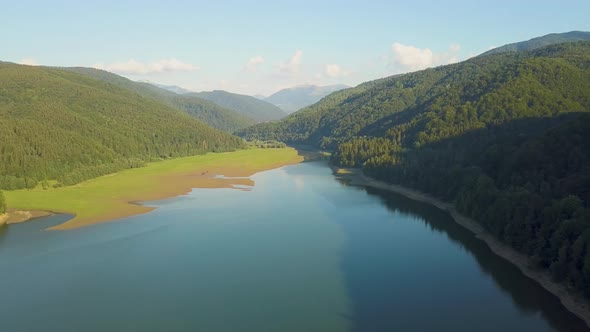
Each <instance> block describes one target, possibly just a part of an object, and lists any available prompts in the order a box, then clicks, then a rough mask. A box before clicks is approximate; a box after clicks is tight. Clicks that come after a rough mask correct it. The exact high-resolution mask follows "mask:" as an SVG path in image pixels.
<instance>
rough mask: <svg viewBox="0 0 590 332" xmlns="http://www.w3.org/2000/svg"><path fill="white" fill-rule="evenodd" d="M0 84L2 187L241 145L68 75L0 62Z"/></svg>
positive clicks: (72, 179) (149, 103)
mask: <svg viewBox="0 0 590 332" xmlns="http://www.w3.org/2000/svg"><path fill="white" fill-rule="evenodd" d="M107 76H108V75H107ZM108 77H111V76H108ZM0 86H1V87H2V88H1V89H0V100H1V102H0V119H1V120H0V137H2V139H1V140H0V188H2V189H17V188H24V187H32V186H35V185H36V184H37V183H38V182H39V181H45V180H57V181H58V183H59V184H61V185H70V184H75V183H78V182H81V181H83V180H86V179H89V178H93V177H97V176H101V175H104V174H108V173H112V172H115V171H117V170H120V169H124V168H130V167H137V166H141V165H142V164H143V163H144V162H147V161H150V160H154V159H159V158H169V157H177V156H187V155H195V154H201V153H205V152H210V151H231V150H234V149H237V148H242V147H244V146H243V142H242V140H240V139H239V138H237V137H235V136H231V135H229V134H227V133H224V132H222V131H220V130H217V129H213V128H211V127H209V126H207V125H205V124H204V123H202V122H200V121H198V120H196V119H194V118H192V117H190V116H189V115H187V114H185V113H183V112H180V111H178V110H176V109H174V108H172V107H170V106H167V105H164V104H162V103H160V102H158V101H156V100H155V99H153V98H149V97H145V96H142V95H141V94H138V93H136V92H133V91H131V90H129V89H125V88H122V87H120V86H118V85H116V84H112V83H107V82H105V81H103V80H97V79H94V78H91V77H89V76H88V75H83V74H80V73H76V72H75V70H64V69H59V68H50V67H33V66H23V65H17V64H10V63H1V64H0ZM155 89H157V88H155Z"/></svg>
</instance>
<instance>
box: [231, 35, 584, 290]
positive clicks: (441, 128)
mask: <svg viewBox="0 0 590 332" xmlns="http://www.w3.org/2000/svg"><path fill="white" fill-rule="evenodd" d="M588 111H590V42H578V43H566V44H558V45H552V46H548V47H544V48H539V49H536V50H533V51H527V52H519V53H503V54H497V55H490V56H482V57H477V58H474V59H470V60H468V61H465V62H463V63H459V64H455V65H450V66H444V67H439V68H434V69H428V70H424V71H421V72H416V73H410V74H406V75H399V76H395V77H389V78H385V79H382V80H378V81H373V82H368V83H365V84H362V85H360V86H358V87H356V88H353V89H349V90H346V91H342V92H336V93H334V94H332V95H330V96H328V97H326V98H325V99H324V100H322V101H321V102H320V103H318V104H316V105H313V106H311V107H308V108H307V109H305V110H302V111H301V112H297V113H295V114H293V115H291V116H289V117H288V118H286V119H284V120H282V121H280V122H278V123H271V124H262V125H256V126H254V127H251V128H249V129H247V130H244V131H243V132H242V135H244V136H245V137H249V138H258V139H277V140H282V141H286V142H290V143H305V144H310V145H314V146H316V147H322V148H328V149H331V150H333V151H334V154H333V157H332V162H333V163H335V164H339V165H344V166H355V167H363V170H364V172H365V173H367V174H369V175H370V176H373V177H375V178H377V179H380V180H383V181H387V182H391V183H398V184H402V185H405V186H408V187H411V188H415V189H418V190H421V191H423V192H426V193H429V194H431V195H434V196H436V197H439V198H441V199H443V200H446V201H449V202H453V203H454V204H455V206H456V207H457V209H458V210H459V211H461V212H462V213H464V214H466V215H468V216H471V217H473V218H474V219H475V220H478V221H479V222H480V223H481V224H482V225H483V226H484V227H485V228H486V229H487V230H488V231H489V232H491V233H492V234H494V235H495V236H496V237H497V238H498V239H500V240H501V241H503V242H505V243H506V244H508V245H510V246H512V247H513V248H515V249H516V250H519V251H521V252H523V253H525V254H527V255H529V256H530V257H531V258H532V259H533V260H534V261H535V262H536V263H537V264H538V265H539V266H540V267H542V268H546V269H548V270H549V271H551V273H552V274H553V276H554V277H555V279H556V280H560V281H564V282H566V283H568V284H569V285H571V286H572V287H573V288H575V289H578V290H580V291H581V292H583V293H585V294H586V295H587V296H590V145H589V144H588V142H590V114H589V113H588Z"/></svg>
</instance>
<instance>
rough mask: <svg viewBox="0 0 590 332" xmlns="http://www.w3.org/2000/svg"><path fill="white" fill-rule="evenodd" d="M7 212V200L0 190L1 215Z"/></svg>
mask: <svg viewBox="0 0 590 332" xmlns="http://www.w3.org/2000/svg"><path fill="white" fill-rule="evenodd" d="M5 212H6V200H5V199H4V193H2V190H0V214H3V213H5Z"/></svg>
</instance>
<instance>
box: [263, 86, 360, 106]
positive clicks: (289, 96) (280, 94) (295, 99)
mask: <svg viewBox="0 0 590 332" xmlns="http://www.w3.org/2000/svg"><path fill="white" fill-rule="evenodd" d="M346 88H349V86H347V85H344V84H336V85H327V86H317V85H311V84H304V85H298V86H294V87H291V88H286V89H283V90H280V91H277V92H275V93H273V94H272V95H270V96H269V97H267V98H265V100H266V101H268V102H270V103H273V104H275V105H276V106H278V107H280V108H281V109H283V110H284V111H285V112H287V113H293V112H295V111H298V110H299V109H301V108H303V107H306V106H309V105H312V104H315V103H317V102H318V101H320V100H321V99H322V98H324V97H325V96H327V95H329V94H330V93H332V92H335V91H338V90H342V89H346Z"/></svg>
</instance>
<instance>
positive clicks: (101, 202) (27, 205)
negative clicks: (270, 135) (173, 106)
mask: <svg viewBox="0 0 590 332" xmlns="http://www.w3.org/2000/svg"><path fill="white" fill-rule="evenodd" d="M301 160H302V158H301V157H300V156H299V155H298V153H297V151H296V150H294V149H291V148H282V149H247V150H239V151H235V152H227V153H209V154H206V155H200V156H192V157H185V158H177V159H171V160H165V161H159V162H153V163H149V164H148V165H147V166H145V167H142V168H135V169H128V170H123V171H120V172H118V173H115V174H110V175H106V176H103V177H100V178H96V179H92V180H89V181H85V182H82V183H80V184H77V185H74V186H68V187H61V188H50V189H43V188H41V187H38V188H35V189H23V190H14V191H6V192H5V196H6V201H7V204H8V207H9V208H10V209H13V210H44V211H52V212H63V213H70V214H74V215H75V217H74V218H73V219H71V220H70V221H68V222H66V223H64V224H62V225H58V226H56V227H54V228H55V229H68V228H76V227H80V226H85V225H89V224H93V223H96V222H101V221H107V220H112V219H117V218H122V217H126V216H131V215H135V214H140V213H145V212H149V211H150V210H151V208H149V207H145V206H142V205H139V204H133V203H132V202H134V201H146V200H155V199H163V198H167V197H173V196H176V195H180V194H184V193H187V192H189V191H190V190H191V189H192V188H194V187H231V186H232V184H250V185H252V184H253V183H252V182H251V180H249V179H235V180H232V179H219V178H214V177H213V176H214V175H215V174H222V175H225V176H228V177H245V176H249V175H252V174H254V173H256V172H259V171H263V170H267V169H272V168H276V167H279V166H283V165H287V164H292V163H297V162H300V161H301ZM130 202H131V203H130Z"/></svg>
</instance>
